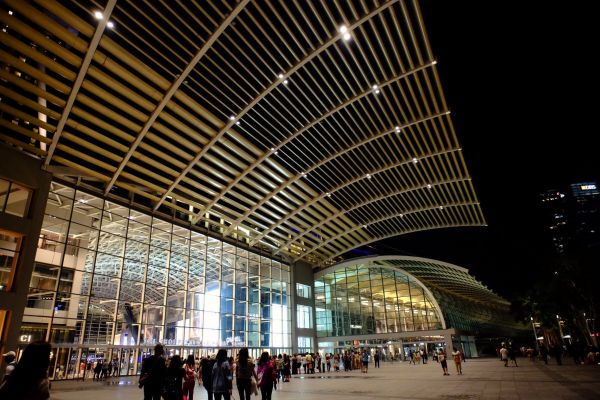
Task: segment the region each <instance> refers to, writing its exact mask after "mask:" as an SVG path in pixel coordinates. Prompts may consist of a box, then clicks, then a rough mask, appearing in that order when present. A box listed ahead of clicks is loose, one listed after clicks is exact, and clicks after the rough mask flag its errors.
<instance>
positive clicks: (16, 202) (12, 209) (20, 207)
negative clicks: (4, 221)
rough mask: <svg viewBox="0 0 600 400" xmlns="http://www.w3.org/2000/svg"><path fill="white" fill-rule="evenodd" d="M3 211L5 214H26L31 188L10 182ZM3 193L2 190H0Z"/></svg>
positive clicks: (18, 215) (20, 215) (19, 215)
mask: <svg viewBox="0 0 600 400" xmlns="http://www.w3.org/2000/svg"><path fill="white" fill-rule="evenodd" d="M9 190H10V192H9V193H8V199H7V201H6V206H5V208H4V212H5V213H7V214H12V215H16V216H17V217H25V216H27V212H28V209H29V200H30V198H31V193H32V192H31V190H30V189H27V188H26V187H24V186H21V185H18V184H16V183H14V182H13V183H12V184H11V185H10V189H9ZM0 193H3V192H0Z"/></svg>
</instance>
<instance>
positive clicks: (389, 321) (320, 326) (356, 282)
mask: <svg viewBox="0 0 600 400" xmlns="http://www.w3.org/2000/svg"><path fill="white" fill-rule="evenodd" d="M314 292H315V311H316V322H317V336H319V337H327V336H353V335H366V334H375V333H390V332H406V331H414V330H429V329H440V328H441V323H440V318H439V312H440V311H439V310H437V309H436V308H434V307H433V302H432V301H431V299H430V298H429V296H428V295H427V294H426V292H425V291H424V290H423V288H422V287H421V286H420V285H419V284H418V283H417V282H416V281H415V280H414V279H413V278H411V277H410V276H408V275H406V274H404V273H402V272H401V271H399V270H391V269H386V268H380V267H369V266H366V265H355V266H351V267H347V268H342V269H340V270H337V271H334V272H331V273H329V274H326V275H324V276H323V277H321V278H319V279H318V280H317V281H315V284H314ZM297 312H298V313H299V315H301V316H302V319H300V317H299V319H298V327H301V326H300V324H301V323H302V324H304V323H305V322H304V321H305V320H306V312H305V311H303V310H301V309H300V306H298V310H297ZM301 312H302V314H300V313H301Z"/></svg>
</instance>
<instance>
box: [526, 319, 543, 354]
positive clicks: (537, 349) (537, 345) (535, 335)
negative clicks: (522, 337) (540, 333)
mask: <svg viewBox="0 0 600 400" xmlns="http://www.w3.org/2000/svg"><path fill="white" fill-rule="evenodd" d="M529 318H531V329H533V340H535V350H536V351H537V352H538V354H539V352H540V345H539V343H538V339H537V332H536V331H535V323H534V322H533V317H529Z"/></svg>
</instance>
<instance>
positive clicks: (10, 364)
mask: <svg viewBox="0 0 600 400" xmlns="http://www.w3.org/2000/svg"><path fill="white" fill-rule="evenodd" d="M2 357H4V362H5V363H6V369H5V370H4V378H3V379H2V381H3V382H4V381H5V380H6V379H8V377H9V375H10V374H11V373H12V372H13V371H14V369H15V367H16V366H17V353H15V352H14V351H9V352H8V353H5V354H2Z"/></svg>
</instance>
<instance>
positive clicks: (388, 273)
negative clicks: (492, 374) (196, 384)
mask: <svg viewBox="0 0 600 400" xmlns="http://www.w3.org/2000/svg"><path fill="white" fill-rule="evenodd" d="M184 3H185V2H184ZM184 3H181V2H176V3H172V4H169V5H166V4H164V3H160V5H158V4H157V5H156V7H149V8H148V9H145V10H141V9H140V8H139V7H138V5H137V4H136V3H135V2H125V1H119V2H117V1H115V0H108V1H107V2H106V4H105V5H104V7H97V6H95V5H93V4H92V3H89V4H86V5H83V4H75V3H71V2H63V1H32V2H24V1H18V0H5V1H3V2H2V3H1V4H0V22H1V23H2V24H3V30H2V32H1V33H0V34H1V35H2V50H1V51H0V66H1V68H0V78H1V79H0V82H1V87H0V89H1V99H0V142H1V143H0V160H1V163H0V347H1V350H2V352H6V351H8V350H17V351H18V352H20V351H21V350H22V349H23V348H24V347H25V346H26V345H27V344H28V343H30V342H32V341H35V340H46V341H49V342H50V343H51V344H52V347H53V354H52V367H53V368H52V378H54V379H63V378H66V379H68V378H75V377H78V376H80V374H81V373H82V368H85V366H86V364H89V363H90V362H94V361H97V360H100V359H109V360H117V361H118V362H119V365H120V372H121V373H122V374H135V373H138V372H139V369H140V362H141V360H142V357H143V356H144V355H145V354H147V353H148V352H149V351H150V350H151V348H152V347H153V346H154V344H156V343H158V342H161V343H164V344H165V345H166V346H167V350H168V352H169V353H170V354H175V353H178V354H182V355H187V354H196V355H198V356H200V355H205V354H211V353H213V352H214V351H215V350H216V349H217V348H220V347H225V348H228V349H230V351H231V352H235V351H237V350H236V349H239V348H241V347H249V348H250V350H251V353H252V354H253V355H257V354H258V353H259V352H261V351H263V350H268V351H271V352H276V353H282V352H286V353H291V352H297V351H316V350H323V349H328V350H331V351H333V350H337V349H340V348H342V347H346V346H355V345H358V346H371V345H372V346H376V345H381V343H382V341H384V340H385V341H386V343H387V342H388V341H391V342H393V345H394V346H396V347H394V348H389V349H387V350H386V351H390V352H393V353H401V349H402V348H403V345H400V344H399V343H409V344H410V343H412V344H416V343H420V342H422V341H425V342H427V343H438V344H440V343H446V345H450V343H451V342H452V343H454V344H459V345H464V346H466V347H465V348H468V351H469V354H471V355H473V356H475V355H476V351H475V350H474V348H473V346H472V344H473V340H474V339H473V337H474V336H475V335H477V334H478V332H484V331H486V332H487V331H488V330H489V329H492V330H494V329H495V330H497V332H500V331H501V330H502V329H503V328H506V327H508V326H510V324H509V323H508V322H507V323H506V324H500V325H502V326H499V325H494V322H493V321H498V320H502V321H503V319H502V318H504V316H505V314H504V313H505V311H506V307H507V304H506V302H505V301H504V300H502V299H500V298H499V297H498V296H496V295H495V294H493V293H492V292H490V291H489V290H487V289H485V288H484V287H483V286H482V285H481V284H480V283H478V282H477V281H475V280H474V279H473V278H472V277H470V276H469V275H468V273H467V272H466V270H464V269H462V268H460V267H455V266H450V265H448V264H444V263H441V262H438V261H434V260H424V259H422V260H414V259H412V260H409V259H406V258H402V257H397V258H394V259H387V260H382V259H381V260H380V259H373V260H370V261H368V262H367V263H366V264H364V263H363V264H358V262H359V261H356V262H352V263H351V264H347V262H349V261H348V260H346V258H347V257H348V253H349V251H351V250H353V249H356V248H359V247H361V246H364V245H368V244H370V243H375V242H378V241H381V240H384V239H387V238H391V237H396V236H399V235H403V234H408V233H412V232H419V231H423V230H429V229H445V228H452V227H481V226H485V225H486V222H485V218H484V216H483V212H482V210H481V207H480V204H479V200H478V199H477V195H476V193H475V189H474V184H473V182H472V180H471V177H470V174H469V171H468V169H467V167H466V163H465V160H464V157H463V152H462V147H461V146H460V143H459V141H458V137H457V135H456V132H455V130H454V126H453V122H452V118H451V115H450V111H449V106H448V105H447V104H446V100H445V98H444V94H443V90H442V86H441V82H440V79H439V74H438V71H437V61H436V59H435V58H434V56H433V54H432V51H431V47H430V44H429V41H428V37H427V33H426V30H425V22H424V21H423V17H422V15H421V11H420V8H419V5H418V3H417V2H411V3H410V4H404V2H399V1H396V0H391V1H385V2H381V3H364V2H359V1H351V2H343V3H341V4H340V3H328V2H315V3H306V2H300V3H288V2H270V3H262V2H250V1H248V0H242V1H233V0H232V1H223V2H212V3H193V4H184ZM282 21H283V23H282ZM361 262H362V261H361ZM421 271H426V272H424V273H421ZM434 276H435V277H434ZM356 285H358V286H356ZM363 286H364V287H363ZM367 286H368V290H369V291H371V294H369V295H366V296H365V293H364V290H366V288H367ZM351 299H354V300H351ZM463 309H467V310H469V312H468V313H465V314H462V315H461V313H460V312H459V310H463ZM498 318H500V319H498ZM509 330H510V329H509ZM502 332H504V331H502ZM502 334H504V333H502ZM463 336H464V338H463ZM427 337H429V338H427ZM361 340H362V341H361ZM356 341H357V342H356Z"/></svg>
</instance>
